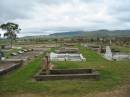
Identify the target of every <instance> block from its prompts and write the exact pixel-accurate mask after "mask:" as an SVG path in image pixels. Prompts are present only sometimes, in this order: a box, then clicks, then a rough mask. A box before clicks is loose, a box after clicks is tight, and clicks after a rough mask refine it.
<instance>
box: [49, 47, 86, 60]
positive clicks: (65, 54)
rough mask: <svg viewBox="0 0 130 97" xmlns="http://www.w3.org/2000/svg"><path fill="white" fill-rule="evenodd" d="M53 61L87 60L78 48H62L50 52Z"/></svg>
mask: <svg viewBox="0 0 130 97" xmlns="http://www.w3.org/2000/svg"><path fill="white" fill-rule="evenodd" d="M50 60H51V61H86V58H84V57H83V55H82V54H81V53H80V52H79V49H78V48H61V49H59V50H57V51H56V53H55V52H51V53H50Z"/></svg>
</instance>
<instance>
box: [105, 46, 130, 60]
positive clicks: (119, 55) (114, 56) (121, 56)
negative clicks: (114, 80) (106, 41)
mask: <svg viewBox="0 0 130 97" xmlns="http://www.w3.org/2000/svg"><path fill="white" fill-rule="evenodd" d="M114 51H115V52H112V51H111V49H110V47H109V46H106V53H105V54H104V58H105V59H107V60H116V61H120V60H130V54H128V53H124V52H120V51H117V50H114Z"/></svg>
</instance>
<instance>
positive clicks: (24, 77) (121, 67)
mask: <svg viewBox="0 0 130 97" xmlns="http://www.w3.org/2000/svg"><path fill="white" fill-rule="evenodd" d="M80 51H81V53H82V54H83V55H84V57H86V58H87V61H86V62H53V63H54V64H55V68H62V69H67V68H95V69H97V70H98V71H99V72H100V74H101V76H100V80H99V81H94V80H59V81H58V80H57V81H42V82H36V81H35V80H34V79H33V76H34V75H35V74H36V73H37V72H38V71H39V70H40V68H41V67H42V65H41V64H42V60H43V57H42V56H39V57H38V58H36V59H34V60H32V61H31V62H30V63H28V64H27V65H23V66H22V67H21V68H20V69H17V70H16V71H13V72H11V73H10V74H8V75H6V76H2V77H0V95H1V97H4V96H5V97H12V96H10V95H15V94H24V93H25V94H26V93H32V94H37V95H45V97H82V96H84V97H89V96H85V95H86V94H88V93H90V94H91V93H92V94H93V93H100V92H108V91H114V90H115V89H118V88H120V87H124V86H128V84H130V61H119V62H117V61H107V60H105V59H104V58H102V56H101V55H100V54H97V53H95V52H94V51H91V50H88V49H86V48H83V47H80ZM128 90H130V88H128ZM119 94H120V93H119ZM6 95H8V96H6ZM17 97H19V96H17ZM20 97H21V96H20ZM22 97H24V96H22ZM26 97H27V96H26ZM29 97H31V96H29ZM32 97H33V96H32ZM34 97H43V96H34ZM107 97H108V96H107Z"/></svg>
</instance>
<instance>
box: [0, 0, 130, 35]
mask: <svg viewBox="0 0 130 97" xmlns="http://www.w3.org/2000/svg"><path fill="white" fill-rule="evenodd" d="M7 22H14V23H17V24H19V26H20V28H21V29H22V30H21V33H20V34H19V36H28V35H41V34H42V35H48V34H51V33H55V32H64V31H73V30H99V29H109V30H117V29H118V30H119V29H120V30H121V29H129V28H130V0H0V24H2V23H7ZM0 32H2V31H1V30H0Z"/></svg>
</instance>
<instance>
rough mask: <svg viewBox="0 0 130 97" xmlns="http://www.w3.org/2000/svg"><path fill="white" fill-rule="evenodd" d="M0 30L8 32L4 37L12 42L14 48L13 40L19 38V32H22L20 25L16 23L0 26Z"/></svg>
mask: <svg viewBox="0 0 130 97" xmlns="http://www.w3.org/2000/svg"><path fill="white" fill-rule="evenodd" d="M0 28H1V29H2V30H5V31H6V32H5V34H4V37H6V38H7V39H9V40H10V44H11V48H12V44H13V40H15V39H16V38H17V33H19V31H20V30H21V29H20V28H19V25H18V24H15V23H6V24H2V25H0Z"/></svg>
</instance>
